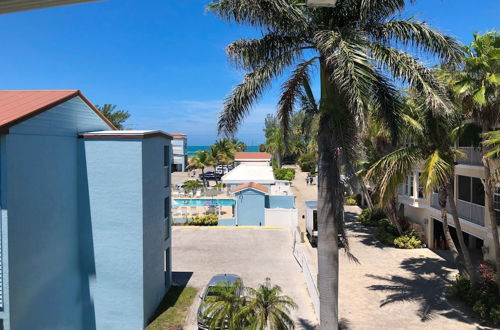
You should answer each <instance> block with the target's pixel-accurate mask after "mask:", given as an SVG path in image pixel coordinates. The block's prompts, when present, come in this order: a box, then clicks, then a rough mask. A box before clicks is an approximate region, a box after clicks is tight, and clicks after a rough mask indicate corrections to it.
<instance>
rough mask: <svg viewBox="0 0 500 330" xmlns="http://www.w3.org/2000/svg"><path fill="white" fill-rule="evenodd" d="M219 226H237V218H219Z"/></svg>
mask: <svg viewBox="0 0 500 330" xmlns="http://www.w3.org/2000/svg"><path fill="white" fill-rule="evenodd" d="M218 225H219V226H235V225H236V219H235V218H230V219H219V224H218Z"/></svg>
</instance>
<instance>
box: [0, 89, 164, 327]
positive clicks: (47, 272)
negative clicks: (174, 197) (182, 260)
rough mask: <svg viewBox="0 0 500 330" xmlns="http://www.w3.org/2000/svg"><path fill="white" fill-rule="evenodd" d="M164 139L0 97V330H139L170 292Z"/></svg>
mask: <svg viewBox="0 0 500 330" xmlns="http://www.w3.org/2000/svg"><path fill="white" fill-rule="evenodd" d="M171 158H172V157H171V137H170V136H169V135H167V134H165V133H163V132H160V131H116V130H114V127H113V125H112V124H111V123H110V122H109V121H107V120H106V118H104V117H103V116H102V114H100V113H99V112H98V111H97V110H96V109H95V107H94V106H93V105H92V104H91V103H90V102H89V101H88V100H87V99H86V98H85V97H84V96H83V95H82V94H81V93H80V92H79V91H75V90H69V91H0V203H1V213H0V215H1V219H0V225H1V227H0V229H1V251H0V256H1V259H0V261H1V269H0V276H1V283H0V284H1V289H2V290H1V292H0V296H1V297H0V298H1V299H0V320H1V323H2V326H3V328H4V329H15V330H17V329H21V330H22V329H35V330H36V329H85V330H86V329H142V328H143V327H144V326H145V325H146V324H147V322H148V320H149V318H150V317H151V316H152V314H153V312H154V310H155V309H156V307H157V306H158V303H159V302H160V301H161V299H162V298H163V296H164V295H165V293H166V291H167V290H168V288H169V287H170V283H171V250H170V246H171V244H170V239H171V229H170V166H171Z"/></svg>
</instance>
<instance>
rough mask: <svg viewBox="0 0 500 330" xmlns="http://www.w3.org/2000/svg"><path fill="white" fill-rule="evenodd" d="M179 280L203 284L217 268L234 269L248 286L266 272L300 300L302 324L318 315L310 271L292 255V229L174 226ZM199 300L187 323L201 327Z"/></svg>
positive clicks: (313, 322) (311, 324)
mask: <svg viewBox="0 0 500 330" xmlns="http://www.w3.org/2000/svg"><path fill="white" fill-rule="evenodd" d="M172 239H173V245H172V246H173V251H172V252H173V260H172V261H173V271H174V274H173V276H174V282H175V281H177V282H186V281H188V285H190V286H193V287H195V288H197V289H199V290H201V289H203V288H204V286H205V285H206V284H207V283H208V281H209V280H210V278H211V277H212V276H213V275H215V274H220V273H234V274H238V275H240V276H241V277H242V278H243V281H244V283H245V285H246V286H250V287H254V288H255V287H257V285H258V284H260V283H263V282H264V281H265V279H266V277H269V278H271V282H272V283H273V284H277V285H280V286H281V287H282V289H283V292H284V294H286V295H289V296H290V297H292V298H293V300H294V301H295V302H296V303H297V304H298V306H299V308H298V309H297V310H296V311H294V313H293V315H292V316H293V318H294V319H295V320H296V325H297V329H313V328H314V325H316V324H317V318H316V315H315V314H314V311H313V306H312V303H311V300H310V297H309V294H308V292H307V288H306V283H305V281H304V276H303V274H302V272H301V270H300V267H299V266H298V264H297V262H296V261H295V259H294V257H293V256H292V252H291V236H290V233H289V231H288V230H286V229H261V228H255V229H238V228H224V229H220V228H197V229H187V228H175V227H174V228H173V237H172ZM198 305H199V298H197V299H196V300H195V303H194V304H193V306H192V308H191V311H190V312H189V315H188V320H187V323H188V324H187V329H196V310H197V308H198Z"/></svg>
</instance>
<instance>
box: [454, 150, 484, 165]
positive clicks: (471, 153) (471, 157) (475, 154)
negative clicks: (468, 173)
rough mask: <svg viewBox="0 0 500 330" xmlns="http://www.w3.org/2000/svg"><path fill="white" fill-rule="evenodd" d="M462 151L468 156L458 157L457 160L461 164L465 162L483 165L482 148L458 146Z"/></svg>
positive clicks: (466, 163)
mask: <svg viewBox="0 0 500 330" xmlns="http://www.w3.org/2000/svg"><path fill="white" fill-rule="evenodd" d="M458 149H459V150H460V151H462V152H463V153H465V155H466V157H465V158H460V159H457V162H458V163H459V164H465V165H479V166H482V165H483V162H482V156H483V153H482V151H481V149H480V148H474V147H459V148H458Z"/></svg>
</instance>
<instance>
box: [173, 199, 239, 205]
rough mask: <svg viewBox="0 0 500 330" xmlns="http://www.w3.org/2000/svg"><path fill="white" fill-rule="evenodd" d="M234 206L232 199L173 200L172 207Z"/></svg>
mask: <svg viewBox="0 0 500 330" xmlns="http://www.w3.org/2000/svg"><path fill="white" fill-rule="evenodd" d="M234 204H236V202H235V200H234V199H187V198H186V199H177V198H176V199H174V201H173V205H172V206H210V205H220V206H233V205H234Z"/></svg>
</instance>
